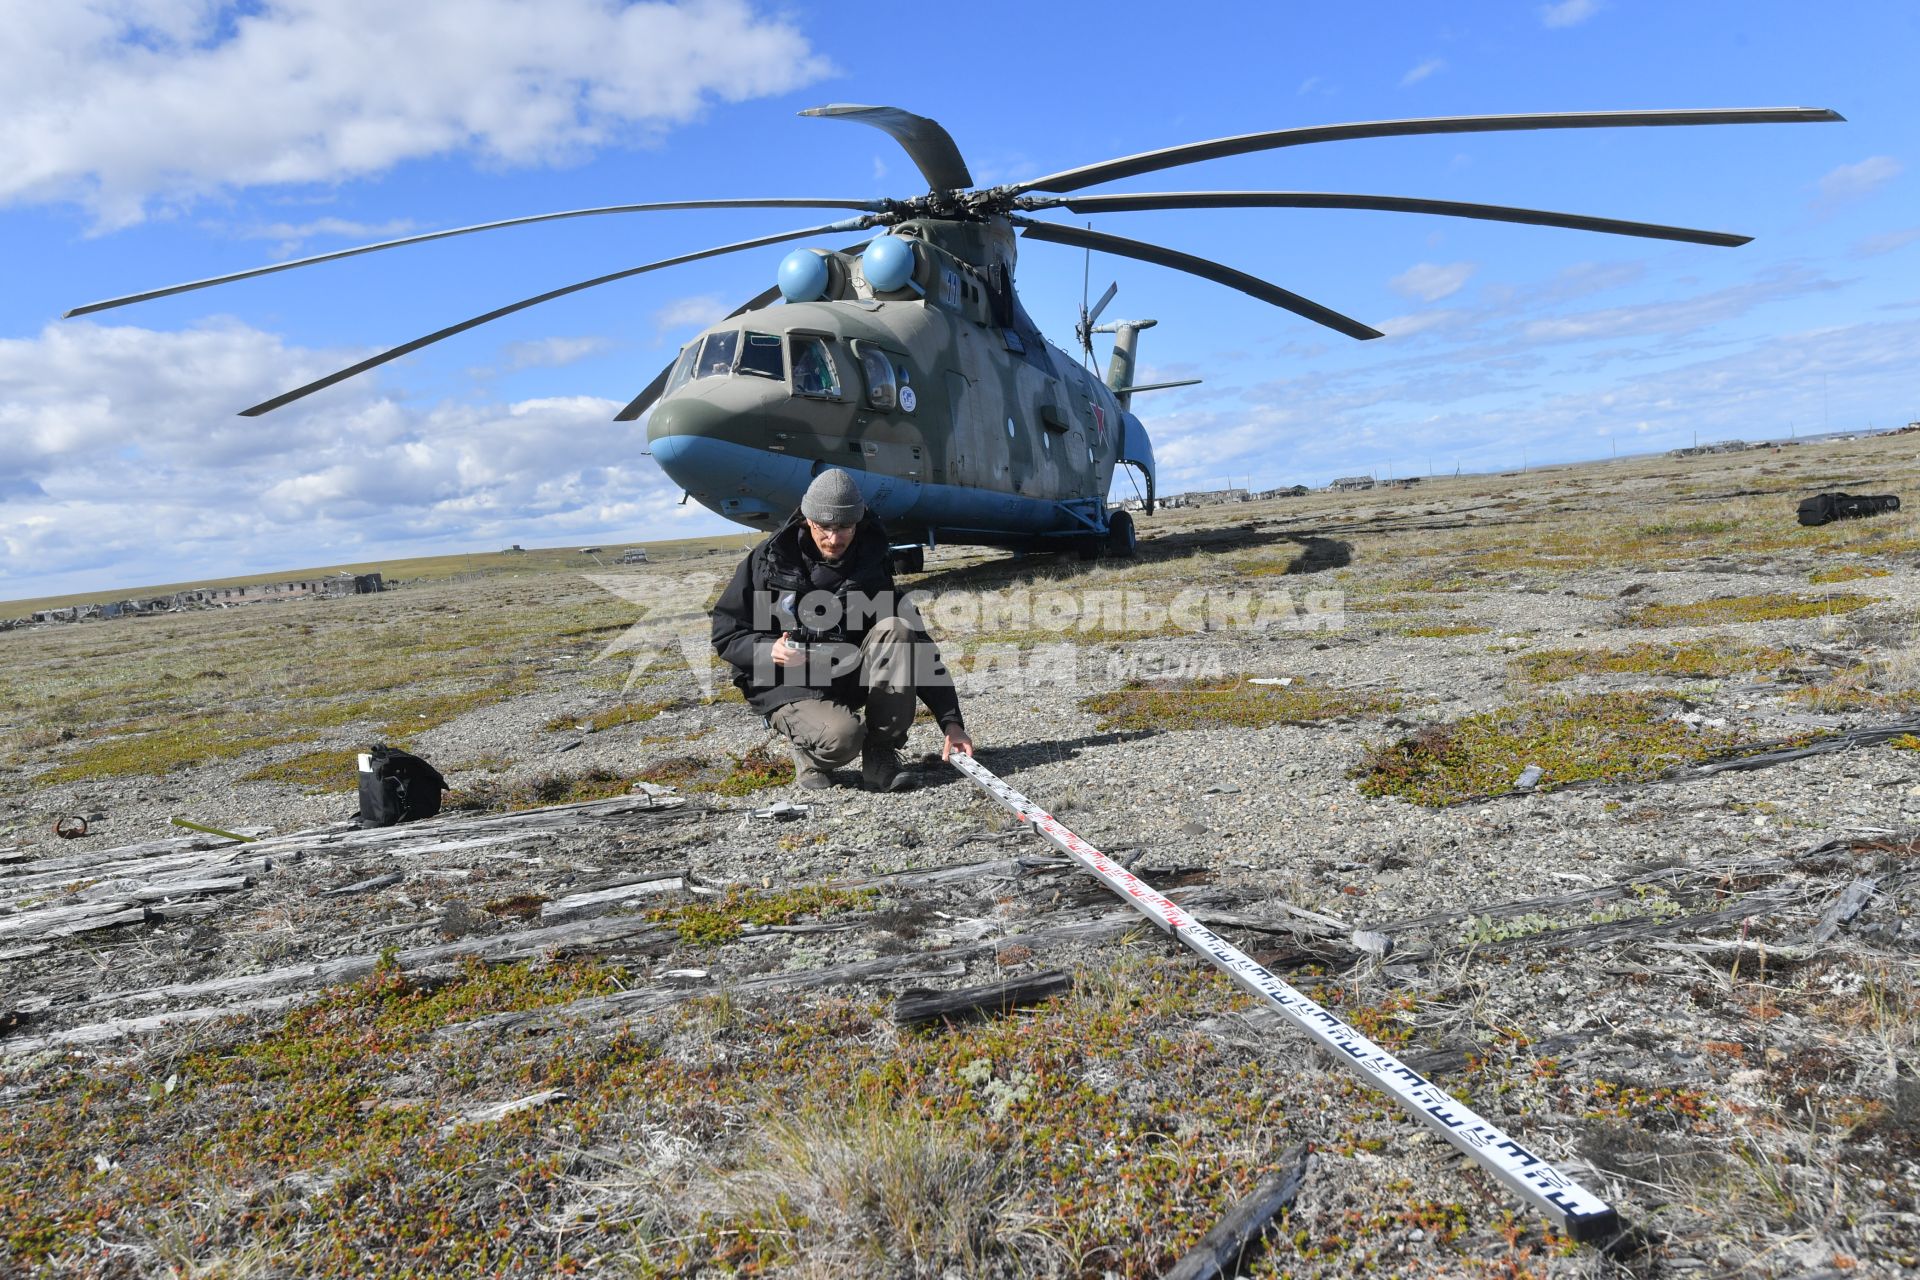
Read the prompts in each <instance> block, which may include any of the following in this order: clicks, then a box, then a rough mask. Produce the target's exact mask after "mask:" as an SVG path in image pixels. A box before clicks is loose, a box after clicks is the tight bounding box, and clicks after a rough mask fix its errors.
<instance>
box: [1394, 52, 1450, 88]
mask: <svg viewBox="0 0 1920 1280" xmlns="http://www.w3.org/2000/svg"><path fill="white" fill-rule="evenodd" d="M1446 65H1447V60H1446V59H1445V58H1428V59H1427V60H1426V61H1425V62H1423V63H1421V64H1420V65H1419V66H1417V67H1415V68H1414V69H1413V70H1411V71H1409V72H1407V74H1405V75H1403V76H1401V77H1400V87H1401V88H1402V89H1404V88H1406V87H1407V86H1408V85H1410V84H1419V83H1420V82H1421V81H1422V80H1425V79H1426V78H1427V77H1428V76H1430V75H1432V74H1433V73H1434V72H1436V71H1439V70H1441V69H1442V68H1443V67H1445V66H1446Z"/></svg>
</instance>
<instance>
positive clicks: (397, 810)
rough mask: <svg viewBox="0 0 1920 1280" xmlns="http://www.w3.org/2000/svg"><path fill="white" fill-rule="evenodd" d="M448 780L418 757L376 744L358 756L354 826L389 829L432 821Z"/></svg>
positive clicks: (385, 745)
mask: <svg viewBox="0 0 1920 1280" xmlns="http://www.w3.org/2000/svg"><path fill="white" fill-rule="evenodd" d="M446 789H447V780H446V779H445V778H443V777H441V776H440V771H439V770H438V769H436V768H434V767H433V766H432V765H430V764H428V763H427V762H426V761H425V760H422V759H421V758H420V757H419V756H416V755H412V754H410V753H408V752H405V751H402V750H400V749H399V748H398V747H390V746H388V745H387V744H386V743H384V742H376V743H375V744H374V746H373V750H371V751H369V752H367V753H366V754H365V755H363V756H361V757H360V812H359V814H358V815H357V816H356V817H355V818H354V820H353V822H354V825H355V826H357V827H390V826H392V825H393V824H394V823H396V822H413V821H416V820H418V819H420V818H431V817H432V816H433V815H434V814H436V813H438V812H440V793H441V792H442V791H445V790H446Z"/></svg>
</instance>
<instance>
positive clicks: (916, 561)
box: [892, 547, 927, 573]
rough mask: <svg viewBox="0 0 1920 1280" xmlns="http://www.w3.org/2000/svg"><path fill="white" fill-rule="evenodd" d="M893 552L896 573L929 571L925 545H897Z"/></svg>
mask: <svg viewBox="0 0 1920 1280" xmlns="http://www.w3.org/2000/svg"><path fill="white" fill-rule="evenodd" d="M892 554H893V571H894V572H895V573H925V572H926V571H927V549H926V548H925V547H896V548H895V549H894V551H893V553H892Z"/></svg>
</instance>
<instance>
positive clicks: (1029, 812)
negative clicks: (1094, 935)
mask: <svg viewBox="0 0 1920 1280" xmlns="http://www.w3.org/2000/svg"><path fill="white" fill-rule="evenodd" d="M952 763H953V766H954V768H956V769H958V770H960V772H961V773H964V774H966V775H967V777H969V778H971V779H973V781H974V782H975V784H977V785H978V786H979V787H980V789H981V790H982V791H985V792H986V793H987V794H988V795H990V796H992V797H993V798H994V799H995V800H998V801H999V802H1000V803H1001V804H1003V805H1005V806H1006V807H1007V808H1008V809H1010V810H1012V812H1013V813H1014V814H1015V816H1017V817H1018V818H1020V820H1021V821H1023V822H1030V823H1032V824H1033V828H1034V830H1036V831H1038V832H1039V833H1040V834H1041V835H1042V836H1045V837H1046V839H1047V840H1048V841H1049V842H1050V843H1051V844H1053V845H1054V846H1055V847H1056V848H1058V849H1059V850H1060V851H1061V852H1063V853H1065V854H1066V855H1067V856H1068V857H1070V858H1072V859H1074V860H1075V861H1076V862H1078V863H1079V864H1080V865H1081V866H1083V867H1085V868H1086V869H1087V870H1088V871H1090V872H1092V873H1093V874H1094V875H1095V876H1096V877H1098V878H1099V879H1100V880H1101V881H1102V882H1103V883H1104V884H1105V885H1106V886H1107V888H1109V889H1111V890H1113V891H1114V892H1115V893H1117V894H1119V895H1120V896H1121V897H1123V898H1125V899H1126V900H1127V901H1128V902H1129V903H1131V904H1132V905H1133V907H1134V908H1135V909H1136V910H1137V911H1139V912H1140V913H1141V914H1142V915H1144V916H1146V917H1147V919H1149V920H1151V921H1153V922H1154V923H1155V924H1157V925H1159V926H1160V927H1161V928H1162V929H1165V930H1166V931H1167V932H1168V933H1171V934H1172V935H1173V936H1174V937H1176V938H1178V939H1179V940H1180V941H1181V942H1184V943H1185V944H1186V945H1187V946H1189V947H1191V948H1192V949H1193V950H1194V951H1196V952H1198V953H1199V954H1200V955H1201V956H1202V957H1204V958H1205V959H1206V960H1208V961H1209V962H1211V963H1212V964H1213V965H1214V967H1216V968H1218V969H1220V970H1222V971H1224V972H1225V973H1226V974H1227V976H1228V977H1230V978H1232V979H1233V980H1234V981H1235V982H1237V983H1239V984H1240V986H1241V987H1242V988H1243V989H1245V990H1246V991H1247V992H1248V993H1249V994H1251V995H1254V996H1257V997H1259V998H1260V999H1261V1000H1264V1001H1265V1002H1266V1003H1267V1004H1268V1005H1270V1006H1271V1007H1272V1008H1273V1009H1274V1010H1275V1011H1276V1012H1278V1013H1279V1014H1280V1016H1281V1017H1283V1018H1285V1019H1286V1020H1287V1021H1289V1022H1291V1023H1292V1024H1293V1025H1294V1026H1296V1027H1298V1028H1299V1029H1300V1030H1302V1031H1304V1032H1306V1033H1307V1035H1309V1036H1311V1037H1312V1038H1313V1040H1314V1041H1315V1042H1316V1043H1317V1044H1319V1045H1320V1047H1321V1048H1323V1049H1325V1050H1327V1052H1329V1053H1331V1054H1332V1055H1333V1060H1334V1061H1335V1062H1338V1063H1340V1064H1341V1065H1342V1066H1344V1067H1347V1068H1348V1069H1349V1070H1351V1071H1353V1072H1354V1073H1355V1074H1356V1075H1358V1076H1359V1077H1360V1078H1361V1079H1362V1080H1365V1081H1366V1082H1367V1083H1368V1084H1370V1085H1373V1086H1374V1087H1376V1088H1379V1089H1384V1090H1385V1091H1386V1092H1388V1093H1390V1094H1392V1095H1393V1096H1394V1098H1396V1099H1397V1100H1398V1101H1399V1102H1400V1104H1401V1105H1402V1106H1404V1107H1406V1108H1407V1109H1408V1110H1409V1111H1411V1112H1413V1114H1414V1115H1415V1116H1417V1117H1419V1118H1420V1119H1421V1120H1423V1121H1425V1122H1426V1123H1427V1125H1428V1126H1429V1127H1431V1128H1432V1129H1433V1130H1434V1131H1435V1132H1437V1133H1438V1134H1439V1135H1440V1136H1441V1137H1443V1138H1445V1139H1446V1140H1447V1141H1448V1142H1451V1143H1452V1144H1453V1145H1454V1146H1456V1147H1458V1148H1460V1150H1461V1151H1463V1152H1465V1153H1466V1154H1467V1156H1468V1157H1470V1158H1471V1159H1472V1160H1473V1161H1474V1162H1475V1163H1477V1164H1478V1165H1479V1166H1480V1167H1481V1168H1483V1169H1485V1170H1486V1171H1487V1172H1488V1173H1491V1174H1492V1175H1493V1176H1494V1177H1495V1178H1497V1179H1499V1180H1500V1182H1502V1183H1503V1184H1505V1185H1506V1187H1507V1189H1508V1190H1510V1191H1512V1192H1513V1193H1514V1194H1516V1195H1518V1196H1519V1197H1520V1198H1521V1199H1522V1200H1523V1201H1525V1202H1526V1203H1527V1204H1529V1205H1531V1206H1532V1207H1533V1208H1535V1209H1537V1210H1539V1211H1540V1212H1541V1213H1543V1214H1545V1215H1546V1216H1547V1217H1548V1218H1550V1219H1552V1220H1553V1221H1554V1222H1555V1223H1556V1224H1558V1225H1559V1226H1560V1227H1561V1229H1562V1230H1564V1231H1565V1232H1566V1233H1567V1234H1568V1235H1570V1236H1572V1237H1573V1238H1574V1239H1575V1240H1578V1241H1581V1242H1583V1243H1584V1242H1588V1241H1593V1240H1602V1239H1605V1238H1607V1237H1608V1236H1611V1235H1613V1234H1615V1233H1616V1232H1618V1231H1619V1229H1620V1220H1619V1215H1618V1214H1616V1213H1615V1212H1614V1211H1613V1208H1612V1206H1610V1205H1609V1204H1607V1202H1606V1201H1604V1200H1602V1199H1600V1198H1599V1197H1598V1196H1595V1195H1594V1194H1593V1193H1592V1192H1590V1191H1587V1190H1586V1189H1585V1188H1583V1187H1581V1186H1580V1184H1579V1183H1577V1182H1575V1181H1574V1180H1573V1179H1571V1178H1569V1177H1567V1176H1566V1175H1565V1174H1563V1173H1561V1172H1560V1171H1559V1170H1557V1169H1555V1168H1554V1167H1553V1166H1552V1165H1551V1164H1549V1163H1548V1162H1547V1161H1546V1160H1545V1159H1544V1158H1542V1157H1540V1156H1537V1155H1535V1154H1534V1153H1533V1152H1531V1151H1529V1150H1527V1148H1526V1147H1524V1146H1522V1145H1521V1144H1520V1143H1519V1142H1517V1141H1516V1140H1514V1139H1513V1138H1511V1137H1508V1136H1507V1135H1506V1134H1505V1133H1503V1132H1501V1131H1500V1129H1499V1128H1498V1127H1497V1126H1495V1125H1494V1124H1492V1123H1490V1122H1489V1121H1487V1120H1485V1119H1483V1118H1481V1117H1480V1116H1479V1115H1476V1114H1475V1113H1474V1112H1473V1110H1472V1109H1471V1108H1469V1107H1468V1106H1467V1105H1466V1104H1464V1103H1462V1102H1461V1101H1460V1100H1459V1099H1458V1098H1455V1097H1454V1096H1453V1095H1452V1094H1450V1093H1448V1092H1447V1091H1446V1090H1445V1089H1442V1088H1441V1087H1440V1086H1439V1085H1437V1084H1435V1083H1434V1082H1433V1081H1431V1080H1429V1079H1427V1078H1426V1077H1425V1076H1423V1075H1421V1074H1420V1073H1419V1072H1418V1071H1415V1070H1414V1069H1413V1068H1412V1067H1409V1066H1408V1065H1407V1064H1406V1063H1404V1062H1402V1061H1400V1059H1398V1058H1396V1057H1394V1056H1393V1055H1392V1054H1391V1053H1388V1052H1387V1051H1386V1050H1385V1049H1382V1048H1381V1047H1380V1046H1379V1045H1377V1044H1375V1043H1373V1041H1371V1040H1369V1039H1367V1038H1366V1037H1365V1036H1363V1035H1361V1034H1360V1033H1359V1032H1358V1031H1355V1030H1354V1029H1353V1028H1352V1027H1350V1026H1348V1025H1347V1024H1346V1023H1344V1022H1342V1021H1341V1020H1340V1019H1339V1018H1337V1017H1335V1016H1334V1015H1333V1014H1331V1013H1328V1012H1327V1011H1326V1010H1325V1009H1323V1008H1321V1007H1320V1006H1319V1005H1318V1004H1316V1003H1314V1002H1313V1001H1312V1000H1309V999H1308V998H1307V997H1306V996H1304V995H1301V994H1300V993H1299V992H1298V991H1295V990H1294V989H1293V988H1292V987H1290V986H1288V985H1287V984H1286V983H1284V982H1282V981H1281V980H1280V979H1279V978H1277V977H1275V976H1274V975H1273V974H1272V973H1271V972H1269V971H1268V970H1267V968H1266V966H1265V965H1262V964H1260V963H1259V962H1258V961H1256V960H1254V958H1253V957H1252V956H1249V955H1248V954H1247V953H1246V952H1244V951H1242V950H1240V949H1239V948H1238V947H1236V946H1234V945H1233V944H1232V943H1230V942H1228V941H1227V940H1226V939H1225V938H1222V937H1221V936H1220V935H1219V934H1217V933H1215V932H1213V930H1211V929H1209V928H1207V927H1206V926H1205V925H1203V924H1201V923H1200V922H1199V921H1198V920H1195V919H1194V918H1193V917H1192V916H1190V915H1188V914H1187V913H1186V912H1185V911H1184V910H1182V909H1181V907H1180V904H1179V903H1177V902H1174V901H1172V900H1170V899H1168V898H1166V897H1163V896H1162V895H1161V894H1160V893H1159V892H1158V891H1157V890H1155V889H1154V888H1153V886H1152V885H1149V884H1147V883H1146V882H1145V881H1143V880H1141V879H1140V877H1138V876H1136V875H1134V874H1133V873H1132V872H1131V871H1128V870H1127V869H1126V868H1125V867H1123V866H1121V865H1120V864H1119V863H1117V862H1115V861H1113V860H1112V859H1110V858H1108V857H1107V855H1106V854H1104V853H1102V852H1100V851H1099V850H1098V849H1096V848H1094V847H1093V846H1092V845H1090V844H1088V843H1087V842H1086V841H1085V840H1082V839H1081V838H1080V837H1079V836H1077V835H1075V834H1074V833H1073V832H1071V831H1069V830H1067V828H1066V827H1065V826H1063V825H1061V823H1060V822H1059V821H1058V820H1057V819H1056V818H1055V817H1054V816H1053V815H1052V814H1050V813H1048V812H1047V811H1046V810H1045V809H1042V808H1041V807H1040V806H1039V805H1037V804H1035V803H1033V801H1031V800H1029V799H1027V798H1026V797H1025V796H1023V795H1021V794H1020V793H1019V792H1018V791H1015V790H1014V789H1013V788H1012V787H1010V786H1008V785H1007V784H1006V783H1004V782H1002V781H1001V780H1000V779H999V778H998V777H996V776H994V774H993V772H992V771H991V770H989V769H988V768H987V767H986V766H985V765H983V764H981V763H980V762H978V761H977V760H975V759H974V758H973V757H972V756H969V755H967V754H965V753H964V752H959V751H956V752H954V753H953V756H952Z"/></svg>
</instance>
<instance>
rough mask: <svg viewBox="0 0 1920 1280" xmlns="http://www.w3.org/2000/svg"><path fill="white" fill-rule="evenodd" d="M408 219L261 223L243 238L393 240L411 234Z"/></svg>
mask: <svg viewBox="0 0 1920 1280" xmlns="http://www.w3.org/2000/svg"><path fill="white" fill-rule="evenodd" d="M413 228H414V223H413V222H412V221H411V220H410V219H407V218H395V219H393V220H392V221H390V222H355V221H353V220H352V219H350V218H315V219H313V220H312V221H311V222H260V223H255V224H253V225H252V226H248V227H243V228H241V230H240V234H241V235H242V236H244V237H246V238H247V239H249V240H290V241H301V240H311V239H313V238H315V237H316V236H328V237H332V238H336V239H342V240H394V239H398V238H399V237H401V236H404V235H406V234H407V233H408V232H410V231H412V230H413Z"/></svg>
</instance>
